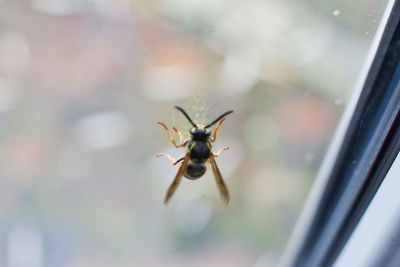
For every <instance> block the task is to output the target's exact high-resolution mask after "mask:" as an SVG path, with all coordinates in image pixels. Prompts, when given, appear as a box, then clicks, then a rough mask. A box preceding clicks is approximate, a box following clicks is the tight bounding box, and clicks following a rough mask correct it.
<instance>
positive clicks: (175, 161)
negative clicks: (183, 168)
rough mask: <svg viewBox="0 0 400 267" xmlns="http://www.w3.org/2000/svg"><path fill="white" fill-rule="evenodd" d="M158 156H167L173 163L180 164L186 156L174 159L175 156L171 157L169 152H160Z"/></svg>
mask: <svg viewBox="0 0 400 267" xmlns="http://www.w3.org/2000/svg"><path fill="white" fill-rule="evenodd" d="M156 156H157V158H159V157H167V158H168V159H169V160H170V161H171V162H172V165H176V164H178V163H179V162H181V161H182V160H183V159H184V158H180V159H178V160H176V159H174V158H173V157H171V156H170V155H168V154H158V155H156Z"/></svg>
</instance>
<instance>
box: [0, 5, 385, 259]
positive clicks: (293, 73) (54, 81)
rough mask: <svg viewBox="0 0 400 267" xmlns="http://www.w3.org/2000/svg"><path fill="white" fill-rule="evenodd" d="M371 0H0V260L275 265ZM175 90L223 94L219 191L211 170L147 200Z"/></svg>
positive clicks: (371, 12)
mask: <svg viewBox="0 0 400 267" xmlns="http://www.w3.org/2000/svg"><path fill="white" fill-rule="evenodd" d="M385 7H386V1H361V0H357V1H344V0H343V1H342V0H334V1H313V0H308V1H305V0H303V1H272V0H271V1H261V0H250V1H249V0H246V1H244V0H238V1H223V0H218V1H216V0H212V1H210V0H163V1H161V0H160V1H157V0H153V1H140V0H131V1H127V0H114V1H111V0H101V1H100V0H79V1H67V0H59V1H53V0H30V1H5V0H3V1H1V0H0V58H1V60H0V120H1V124H2V125H3V127H2V131H1V137H2V138H1V139H0V145H1V148H2V149H1V150H0V158H1V160H0V177H1V179H0V183H1V186H0V196H1V202H0V255H2V256H0V265H1V266H3V265H5V266H10V267H15V266H21V265H24V264H25V265H26V264H28V265H29V266H33V267H41V266H133V265H134V266H221V267H223V266H257V267H258V266H276V264H277V261H278V259H279V256H280V254H281V252H282V250H283V248H284V246H285V244H286V242H287V239H288V238H289V235H290V232H291V230H292V228H293V226H294V223H295V221H296V218H297V216H298V214H299V212H300V209H301V207H302V205H303V203H304V201H305V198H306V196H307V194H308V192H309V189H310V186H311V184H312V182H313V180H314V177H315V174H316V172H317V170H318V168H319V165H320V163H321V161H322V158H323V156H324V154H325V152H326V149H327V146H328V144H329V142H330V140H331V138H332V135H333V133H334V130H335V128H336V125H337V123H338V120H339V118H340V116H341V114H342V111H343V109H344V107H345V106H346V103H347V101H348V99H349V97H350V95H351V94H352V92H353V89H354V87H355V83H356V81H357V79H358V76H359V73H360V71H361V68H362V66H363V62H364V60H365V57H366V55H367V51H368V49H369V47H370V45H371V42H372V40H373V37H374V34H375V31H376V29H377V27H378V25H379V23H380V19H381V16H382V14H383V11H384V9H385ZM175 105H179V106H181V107H183V108H184V109H185V110H186V111H187V113H188V114H189V115H190V116H191V117H192V119H193V120H194V121H195V122H196V123H202V124H206V123H209V122H211V121H212V120H213V119H215V118H217V117H218V116H219V115H220V114H222V113H223V112H225V111H227V110H231V109H233V110H234V113H233V114H230V115H229V116H227V119H226V121H225V122H224V123H223V124H222V126H221V128H220V131H219V135H218V138H217V141H216V142H215V143H213V150H214V152H216V151H217V150H218V149H220V148H222V147H230V150H229V151H224V152H222V153H221V155H220V157H218V158H217V159H216V161H217V164H218V166H219V168H220V170H221V173H222V176H223V178H224V179H225V181H226V183H227V185H228V187H229V189H230V192H231V196H232V198H231V201H230V203H229V205H228V206H225V205H224V203H223V201H222V200H221V199H220V197H219V195H218V189H217V187H216V185H215V182H214V178H213V175H212V171H208V172H207V173H206V174H205V175H204V176H203V177H202V178H201V179H199V180H196V181H191V180H188V179H183V180H182V182H181V184H180V186H179V187H178V189H177V191H176V193H175V194H174V196H173V197H172V199H171V201H170V203H169V204H168V206H167V207H165V206H164V205H163V198H164V194H165V192H166V190H167V188H168V186H169V185H170V183H171V181H172V180H173V178H174V176H175V174H176V173H177V171H178V168H179V166H178V165H177V166H173V165H172V164H171V162H170V161H169V160H168V159H167V158H156V156H155V155H156V154H160V153H168V154H170V155H171V156H172V157H175V158H176V159H179V158H180V157H182V156H183V155H184V154H185V150H184V149H183V148H181V149H176V148H174V147H173V145H172V144H171V142H170V141H169V139H168V138H167V135H166V133H165V131H164V130H163V128H162V127H161V126H160V125H157V124H156V122H158V121H161V122H163V123H165V124H166V125H167V126H168V127H170V129H172V126H176V127H177V128H178V129H179V130H180V131H181V132H182V133H183V134H184V136H185V138H189V130H190V128H191V125H190V123H189V122H188V121H187V120H186V119H185V117H184V116H183V115H182V114H181V113H180V112H179V111H177V110H176V109H174V106H175ZM214 128H215V127H213V128H212V129H214ZM175 139H176V140H178V138H177V136H176V135H175Z"/></svg>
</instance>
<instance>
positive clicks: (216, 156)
mask: <svg viewBox="0 0 400 267" xmlns="http://www.w3.org/2000/svg"><path fill="white" fill-rule="evenodd" d="M225 150H229V147H223V148H221V149H220V150H218V152H217V153H215V154H214V153H213V156H214V158H218V157H219V154H221V152H222V151H225Z"/></svg>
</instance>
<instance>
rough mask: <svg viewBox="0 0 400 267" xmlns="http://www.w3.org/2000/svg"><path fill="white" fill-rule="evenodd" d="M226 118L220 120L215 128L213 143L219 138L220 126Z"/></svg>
mask: <svg viewBox="0 0 400 267" xmlns="http://www.w3.org/2000/svg"><path fill="white" fill-rule="evenodd" d="M225 120H226V118H223V119H222V120H220V121H219V123H218V125H217V128H215V130H214V137H213V139H211V140H210V142H211V143H214V142H215V140H217V135H218V131H219V127H220V126H221V124H222V123H223V122H224V121H225Z"/></svg>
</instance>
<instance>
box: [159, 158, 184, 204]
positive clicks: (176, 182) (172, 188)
mask: <svg viewBox="0 0 400 267" xmlns="http://www.w3.org/2000/svg"><path fill="white" fill-rule="evenodd" d="M188 162H189V154H186V156H185V157H184V158H183V162H182V163H181V166H180V167H179V170H178V173H177V174H176V176H175V178H174V180H173V181H172V184H171V185H170V186H169V188H168V190H167V193H166V194H165V198H164V204H165V205H166V204H167V203H168V201H169V199H170V198H171V196H172V195H173V194H174V192H175V190H176V189H177V188H178V185H179V183H180V182H181V179H182V176H183V174H184V173H185V170H186V167H187V165H188Z"/></svg>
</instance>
